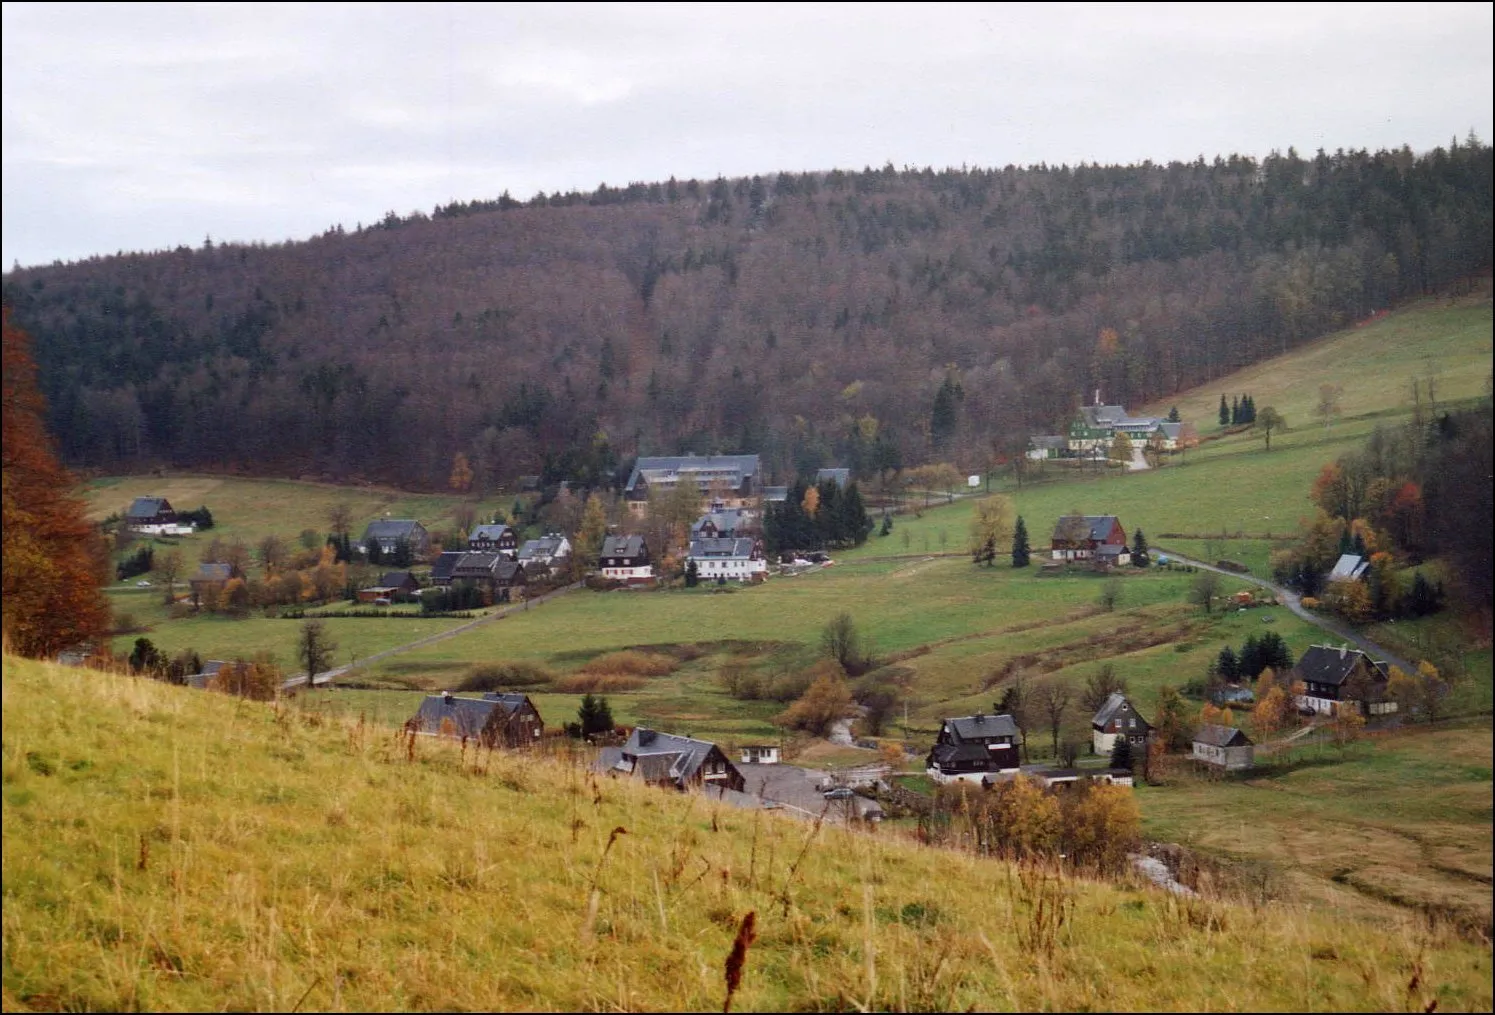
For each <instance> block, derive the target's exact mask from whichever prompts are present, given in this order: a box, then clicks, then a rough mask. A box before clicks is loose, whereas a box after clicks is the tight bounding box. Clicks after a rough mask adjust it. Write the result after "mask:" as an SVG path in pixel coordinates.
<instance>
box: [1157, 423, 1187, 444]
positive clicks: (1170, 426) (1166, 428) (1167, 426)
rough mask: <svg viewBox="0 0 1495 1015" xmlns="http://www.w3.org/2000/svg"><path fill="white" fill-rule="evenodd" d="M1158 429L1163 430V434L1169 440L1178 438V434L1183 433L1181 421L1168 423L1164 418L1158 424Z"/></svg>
mask: <svg viewBox="0 0 1495 1015" xmlns="http://www.w3.org/2000/svg"><path fill="white" fill-rule="evenodd" d="M1158 429H1159V430H1161V431H1163V436H1164V437H1166V438H1168V439H1169V440H1170V441H1176V440H1178V437H1179V434H1181V433H1183V431H1184V425H1183V423H1170V422H1168V421H1167V420H1166V419H1165V420H1163V421H1162V422H1161V423H1159V424H1158Z"/></svg>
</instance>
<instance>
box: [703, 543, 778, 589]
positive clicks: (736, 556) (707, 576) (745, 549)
mask: <svg viewBox="0 0 1495 1015" xmlns="http://www.w3.org/2000/svg"><path fill="white" fill-rule="evenodd" d="M686 561H687V563H689V562H691V561H694V562H695V565H696V575H697V576H698V577H699V578H700V580H701V581H718V580H721V581H728V580H731V581H739V582H746V581H762V580H763V579H764V578H765V577H767V575H768V561H766V560H764V559H763V547H762V545H761V544H759V543H757V542H755V541H753V540H751V539H695V540H692V541H691V544H690V551H689V553H688V554H687V555H686Z"/></svg>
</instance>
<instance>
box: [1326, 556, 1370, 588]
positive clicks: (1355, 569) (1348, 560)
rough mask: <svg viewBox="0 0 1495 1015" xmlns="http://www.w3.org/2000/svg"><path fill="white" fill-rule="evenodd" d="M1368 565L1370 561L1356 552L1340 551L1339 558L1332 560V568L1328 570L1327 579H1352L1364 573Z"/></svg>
mask: <svg viewBox="0 0 1495 1015" xmlns="http://www.w3.org/2000/svg"><path fill="white" fill-rule="evenodd" d="M1368 567H1370V561H1368V560H1366V559H1365V558H1364V557H1362V556H1360V555H1359V554H1358V553H1342V554H1340V555H1339V560H1337V561H1335V562H1334V568H1333V570H1331V571H1330V572H1329V580H1330V581H1331V582H1332V581H1353V580H1355V579H1356V578H1359V577H1360V576H1361V575H1363V574H1365V569H1366V568H1368Z"/></svg>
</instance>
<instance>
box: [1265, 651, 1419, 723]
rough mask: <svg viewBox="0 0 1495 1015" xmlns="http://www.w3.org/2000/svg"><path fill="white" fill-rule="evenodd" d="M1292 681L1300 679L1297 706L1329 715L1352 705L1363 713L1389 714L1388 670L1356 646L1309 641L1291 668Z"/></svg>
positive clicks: (1393, 706)
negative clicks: (1300, 692)
mask: <svg viewBox="0 0 1495 1015" xmlns="http://www.w3.org/2000/svg"><path fill="white" fill-rule="evenodd" d="M1291 673H1292V676H1293V680H1294V681H1302V683H1303V693H1302V694H1300V695H1298V696H1297V702H1298V706H1299V707H1300V708H1311V709H1313V710H1314V711H1315V712H1317V713H1318V714H1319V715H1333V714H1334V713H1335V712H1337V711H1338V710H1339V709H1340V708H1343V707H1345V706H1346V705H1354V706H1355V707H1358V708H1359V709H1360V711H1361V712H1363V713H1364V714H1366V715H1372V716H1377V715H1389V714H1390V713H1392V712H1395V711H1396V702H1394V701H1392V700H1391V699H1390V698H1389V697H1387V694H1386V688H1387V685H1388V684H1389V683H1390V676H1391V670H1390V668H1389V667H1387V665H1386V664H1385V663H1384V662H1377V661H1376V660H1374V659H1372V658H1371V657H1370V656H1368V655H1366V654H1365V653H1364V652H1361V651H1360V650H1359V649H1352V648H1349V647H1348V646H1344V645H1339V646H1334V645H1312V646H1310V647H1309V649H1308V651H1306V652H1304V653H1303V656H1302V658H1301V659H1299V660H1298V664H1297V665H1296V666H1294V667H1293V668H1292V670H1291Z"/></svg>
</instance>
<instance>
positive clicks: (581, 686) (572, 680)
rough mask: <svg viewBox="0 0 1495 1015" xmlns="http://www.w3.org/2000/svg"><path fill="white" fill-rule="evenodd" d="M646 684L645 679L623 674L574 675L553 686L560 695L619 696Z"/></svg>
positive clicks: (559, 680) (563, 678)
mask: <svg viewBox="0 0 1495 1015" xmlns="http://www.w3.org/2000/svg"><path fill="white" fill-rule="evenodd" d="M645 683H646V681H645V680H644V678H643V677H630V676H627V675H625V674H622V673H573V674H571V675H570V676H569V677H561V678H559V679H557V680H556V682H555V683H554V684H553V685H551V686H552V689H553V690H555V691H557V692H558V693H560V694H619V693H621V692H623V691H637V690H638V689H639V688H641V687H643V686H644V684H645Z"/></svg>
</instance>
